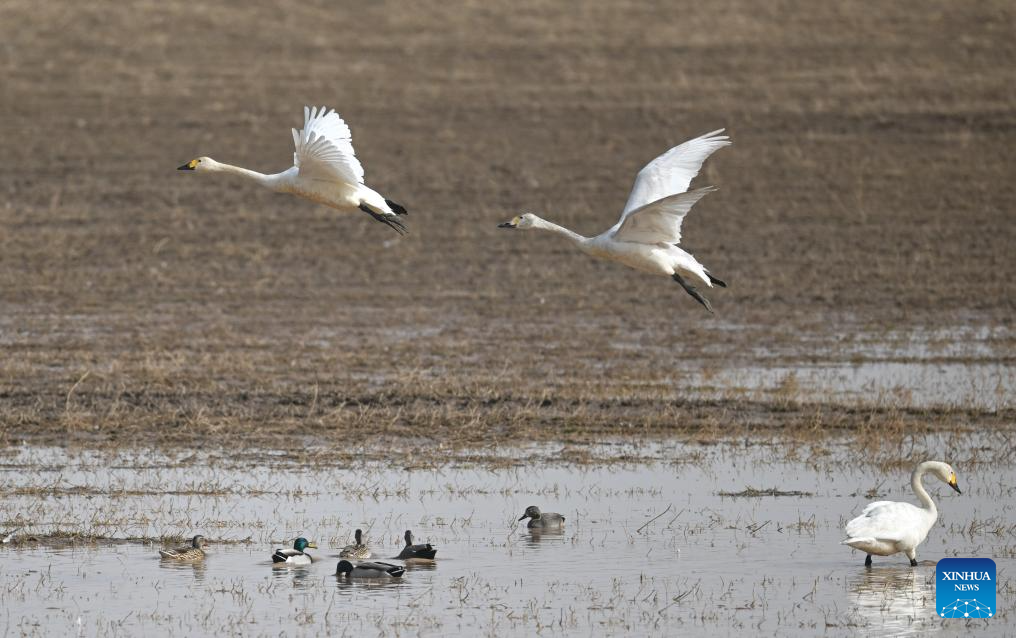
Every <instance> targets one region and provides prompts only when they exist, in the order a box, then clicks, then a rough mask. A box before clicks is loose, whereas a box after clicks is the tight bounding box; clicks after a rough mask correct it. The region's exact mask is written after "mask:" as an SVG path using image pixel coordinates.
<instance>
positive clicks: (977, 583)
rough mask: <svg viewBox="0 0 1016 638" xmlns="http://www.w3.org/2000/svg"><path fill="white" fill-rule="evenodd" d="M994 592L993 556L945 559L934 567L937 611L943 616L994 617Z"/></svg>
mask: <svg viewBox="0 0 1016 638" xmlns="http://www.w3.org/2000/svg"><path fill="white" fill-rule="evenodd" d="M995 593H996V590H995V561H993V560H991V559H990V558H943V559H942V560H940V561H938V565H937V566H936V567H935V610H936V611H937V612H938V615H939V616H940V617H942V618H991V617H992V616H994V615H995V612H996V611H997V609H996V607H995Z"/></svg>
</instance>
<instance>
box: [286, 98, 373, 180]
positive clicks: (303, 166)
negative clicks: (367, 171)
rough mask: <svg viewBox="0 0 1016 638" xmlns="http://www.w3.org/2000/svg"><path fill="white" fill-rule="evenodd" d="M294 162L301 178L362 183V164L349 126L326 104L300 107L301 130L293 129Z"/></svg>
mask: <svg viewBox="0 0 1016 638" xmlns="http://www.w3.org/2000/svg"><path fill="white" fill-rule="evenodd" d="M293 143H294V144H295V145H296V152H294V153H293V164H294V165H295V166H296V167H297V168H299V169H300V177H303V178H306V179H321V180H328V181H339V182H345V183H346V184H353V185H356V184H362V183H363V166H360V160H358V159H356V154H355V153H354V152H353V138H352V134H351V133H350V132H349V127H348V126H346V123H345V122H343V121H342V118H341V117H339V114H338V113H336V112H335V111H333V110H329V109H328V108H327V107H324V106H322V107H321V108H320V109H318V108H317V107H307V106H305V107H303V130H300V131H297V130H296V129H293Z"/></svg>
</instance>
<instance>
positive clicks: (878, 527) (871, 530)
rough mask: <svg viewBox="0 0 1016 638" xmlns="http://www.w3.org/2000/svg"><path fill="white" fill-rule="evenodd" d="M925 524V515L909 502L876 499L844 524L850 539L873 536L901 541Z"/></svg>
mask: <svg viewBox="0 0 1016 638" xmlns="http://www.w3.org/2000/svg"><path fill="white" fill-rule="evenodd" d="M924 525H926V515H924V513H923V510H922V509H921V508H919V507H915V506H914V505H911V504H910V503H897V502H895V501H876V502H874V503H870V504H869V505H868V506H867V507H865V508H864V511H862V512H861V515H860V516H858V517H857V518H855V519H853V520H851V521H850V522H848V523H847V525H846V532H847V536H849V537H850V538H849V539H848V540H851V539H857V538H875V539H879V540H889V541H901V540H903V539H904V538H906V537H908V536H912V535H914V534H915V533H916V532H917V531H918V530H920V529H921V528H922V526H924Z"/></svg>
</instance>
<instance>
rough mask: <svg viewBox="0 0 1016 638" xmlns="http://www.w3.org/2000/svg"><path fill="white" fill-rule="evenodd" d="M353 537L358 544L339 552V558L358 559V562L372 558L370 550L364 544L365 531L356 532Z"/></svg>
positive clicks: (347, 546) (348, 546)
mask: <svg viewBox="0 0 1016 638" xmlns="http://www.w3.org/2000/svg"><path fill="white" fill-rule="evenodd" d="M353 537H354V538H355V539H356V543H355V544H353V545H346V546H345V547H343V548H342V551H340V552H339V558H356V559H358V560H362V559H364V558H370V556H371V554H370V548H368V547H367V546H366V545H365V544H364V543H363V531H362V530H359V529H358V530H356V532H354V533H353Z"/></svg>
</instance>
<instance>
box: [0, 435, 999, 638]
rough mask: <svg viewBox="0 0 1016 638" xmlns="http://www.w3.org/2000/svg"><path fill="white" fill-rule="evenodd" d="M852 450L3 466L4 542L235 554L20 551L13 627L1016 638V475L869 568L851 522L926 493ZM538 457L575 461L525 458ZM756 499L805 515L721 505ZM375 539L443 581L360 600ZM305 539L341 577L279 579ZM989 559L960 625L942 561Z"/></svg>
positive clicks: (324, 571) (147, 457)
mask: <svg viewBox="0 0 1016 638" xmlns="http://www.w3.org/2000/svg"><path fill="white" fill-rule="evenodd" d="M831 450H832V452H831V453H830V454H823V455H821V456H811V457H809V459H808V460H788V458H787V455H786V454H784V453H783V452H782V451H780V450H776V449H772V448H763V447H749V448H737V447H732V446H726V445H715V446H707V447H694V448H690V447H685V446H679V445H667V446H661V447H659V448H658V449H656V450H654V456H655V458H656V459H657V460H656V461H654V462H647V463H640V464H636V465H610V466H593V467H577V466H561V465H555V464H553V463H544V462H543V461H541V467H537V468H534V469H530V468H525V467H519V466H515V467H509V468H502V469H494V470H491V469H482V468H470V467H455V468H445V469H442V470H438V471H434V470H426V471H424V470H406V469H403V467H402V466H401V465H396V466H394V467H368V468H358V469H356V470H350V469H344V468H324V469H314V470H308V469H304V468H302V467H301V466H300V465H297V464H295V463H290V462H288V461H286V460H285V459H275V458H273V457H272V456H271V455H265V457H264V459H263V461H262V462H259V463H257V464H254V465H252V464H250V463H247V462H241V461H236V462H230V461H229V460H228V459H227V460H224V459H215V460H214V462H213V461H211V460H209V459H205V458H202V457H193V456H188V457H187V458H186V459H171V458H165V457H162V456H159V455H154V454H127V453H124V454H117V455H112V456H110V455H98V454H92V453H77V454H68V453H67V452H65V451H61V450H49V449H32V448H21V449H20V450H16V451H12V452H11V453H9V454H8V455H7V456H6V457H5V458H4V459H3V463H4V465H3V468H2V473H3V482H4V485H5V486H6V488H5V490H4V492H3V494H2V496H0V499H2V501H0V502H2V503H3V513H4V516H3V525H5V526H6V527H7V530H5V531H9V529H10V528H11V527H14V526H16V525H20V526H21V527H22V529H21V531H20V532H19V535H20V537H21V538H25V537H26V536H28V535H31V534H36V535H40V536H41V535H44V534H50V533H53V532H55V531H57V530H62V531H65V532H80V533H87V534H97V535H101V536H105V537H112V538H125V539H126V538H139V539H143V538H155V537H160V536H163V535H179V536H184V535H190V534H193V533H202V534H204V535H205V536H207V537H208V538H209V539H210V540H211V541H212V543H211V545H210V547H209V549H208V551H209V556H208V559H207V560H206V561H205V563H204V564H201V565H179V564H168V563H165V562H160V561H159V560H158V559H157V549H158V548H159V547H160V546H161V545H160V544H158V543H153V542H150V541H149V542H146V541H143V540H135V541H131V542H122V543H102V544H98V545H94V544H85V545H77V546H73V547H59V546H58V545H54V544H51V543H49V542H46V543H40V542H31V541H28V542H21V543H12V544H8V545H3V546H0V591H2V592H3V597H2V602H0V605H2V607H3V609H2V611H3V613H2V615H0V625H2V626H3V627H4V631H5V632H7V633H11V634H27V635H72V634H73V635H79V634H80V635H139V634H144V635H149V636H156V635H183V634H187V635H213V634H224V633H243V634H244V635H317V634H321V633H324V632H328V633H330V634H356V635H359V634H363V635H377V634H384V635H396V634H398V635H406V634H408V635H417V634H419V635H427V636H439V635H445V634H449V633H462V634H467V635H495V634H496V635H499V636H515V635H532V634H533V633H534V632H541V633H543V634H546V635H576V636H578V635H604V636H605V635H623V634H632V633H635V634H665V633H671V634H673V633H683V634H688V635H732V634H744V633H745V632H749V633H750V634H753V635H754V634H758V635H780V636H786V635H802V636H810V635H816V634H823V635H833V636H837V635H856V634H863V635H916V634H918V633H929V632H931V633H939V634H942V635H958V634H961V633H975V634H984V635H999V634H1004V633H1006V632H1008V631H1010V630H1011V626H1010V623H1011V622H1012V618H1013V613H1014V611H1016V595H1014V587H1016V585H1014V583H1013V581H1012V580H1011V572H1010V570H1009V569H1008V565H1009V563H1010V562H1011V560H1012V557H1013V556H1014V554H1016V537H1014V535H1013V524H1012V519H1011V513H1010V512H1007V511H1006V510H1005V503H1011V502H1012V499H1013V496H1014V494H1013V488H1012V487H1010V486H1012V485H1016V480H1014V479H1016V471H1014V468H1013V467H1012V466H1007V467H988V466H986V465H977V464H973V463H971V464H970V466H969V467H964V466H963V465H962V464H960V463H957V466H958V469H959V473H960V481H961V486H962V487H963V488H964V494H963V495H962V496H960V495H955V494H954V493H953V492H952V491H951V490H949V489H948V488H946V486H945V485H942V484H937V483H930V485H931V488H932V489H931V491H932V494H933V496H935V497H936V499H937V502H938V503H939V509H940V511H941V516H940V518H939V521H938V523H937V525H936V527H935V528H934V529H933V530H932V532H931V534H930V536H929V539H928V540H927V542H926V543H925V544H924V545H923V546H922V547H921V548H920V549H919V553H918V558H919V559H921V560H922V561H924V562H922V563H921V565H919V566H918V567H916V568H911V567H910V566H909V564H908V562H907V561H906V559H905V558H903V557H890V558H883V559H876V562H875V566H874V568H873V569H865V568H864V567H863V565H862V561H863V559H864V556H863V555H861V554H859V553H856V552H853V551H852V550H850V549H849V548H846V547H843V546H840V545H839V544H838V543H839V541H840V540H841V538H842V532H841V530H842V524H843V522H844V521H845V520H846V519H847V518H848V517H849V516H851V515H854V514H856V513H858V512H859V511H860V509H861V507H862V506H863V504H864V503H865V502H866V501H868V500H870V499H869V498H868V497H866V496H865V494H866V493H867V492H869V491H872V492H873V493H875V494H877V496H878V497H879V498H889V499H906V500H911V501H912V500H913V499H912V496H911V495H910V494H908V491H909V488H908V487H906V484H907V474H908V472H907V471H906V470H904V469H900V470H892V471H888V472H884V471H880V470H878V469H876V468H874V467H872V466H870V465H865V464H864V463H861V462H858V463H854V462H852V460H851V459H850V458H848V457H847V456H846V453H845V452H842V451H840V452H838V451H836V450H837V448H835V446H834V447H833V448H831ZM618 451H619V453H623V451H624V449H623V448H620V449H619V450H618ZM519 453H521V454H524V455H531V456H533V457H534V458H539V459H544V460H545V459H548V458H552V457H553V450H547V449H542V450H524V451H518V450H516V451H512V452H511V453H510V454H512V455H514V454H519ZM506 454H507V453H506ZM746 486H751V487H755V488H772V487H777V488H779V489H780V490H784V491H799V492H804V493H806V495H803V496H783V497H774V496H767V497H756V498H748V497H731V496H721V495H720V493H721V492H732V493H733V492H740V491H742V490H744V488H745V487H746ZM40 488H42V490H43V491H42V493H38V492H37V490H38V489H40ZM530 504H536V505H539V506H541V507H543V508H544V509H546V510H550V511H558V512H561V513H562V514H564V515H565V516H566V517H567V527H566V529H565V531H564V532H563V533H560V534H549V533H545V534H538V535H534V534H531V533H529V532H528V531H527V530H526V529H525V527H524V526H523V525H521V524H518V523H517V521H516V519H517V518H518V517H519V516H520V515H521V513H522V511H523V510H524V509H525V507H526V506H527V505H530ZM661 514H662V515H661ZM657 516H658V518H655V520H653V519H654V517H657ZM650 521H652V522H650ZM355 527H362V528H363V529H365V530H366V532H367V536H368V538H369V543H370V545H371V546H372V547H373V548H374V550H375V556H378V557H389V556H394V555H395V554H397V553H398V551H399V548H400V547H399V546H400V544H401V535H402V532H403V531H404V530H405V529H407V528H410V529H413V530H414V532H415V533H416V535H417V536H418V538H419V539H420V540H428V541H430V542H432V543H433V544H434V545H436V546H437V547H438V560H437V561H436V562H434V563H432V564H423V565H410V566H409V570H408V571H407V573H406V576H405V577H404V578H403V579H402V580H401V581H398V582H394V583H363V582H354V583H349V582H346V581H343V580H340V579H337V578H336V577H335V576H334V575H333V572H334V570H335V564H336V562H337V558H335V555H336V554H337V553H338V550H339V548H340V547H341V546H343V545H345V544H346V543H347V542H349V539H350V537H351V535H352V531H353V529H354V528H355ZM297 535H303V536H306V537H308V538H310V539H312V540H315V541H316V542H317V543H318V545H319V549H318V550H317V551H316V552H313V551H312V553H313V554H314V555H315V556H316V557H317V558H318V559H319V560H318V562H316V563H315V564H313V565H311V566H310V567H306V568H287V567H282V568H278V567H274V566H273V565H272V564H271V562H270V554H271V552H272V549H273V548H274V547H279V546H282V544H283V541H284V540H286V539H291V538H293V537H295V536H297ZM969 555H976V556H988V557H993V558H995V560H996V561H997V563H998V566H999V574H1000V582H999V603H998V604H999V611H998V614H997V615H996V617H995V618H994V619H992V620H990V621H977V622H976V623H970V624H961V623H960V622H959V621H955V620H946V621H943V620H940V619H938V618H937V617H936V615H935V608H934V570H935V568H934V562H933V561H935V560H937V559H939V558H942V557H947V556H969Z"/></svg>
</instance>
